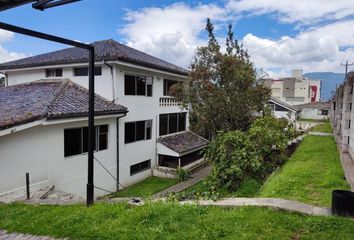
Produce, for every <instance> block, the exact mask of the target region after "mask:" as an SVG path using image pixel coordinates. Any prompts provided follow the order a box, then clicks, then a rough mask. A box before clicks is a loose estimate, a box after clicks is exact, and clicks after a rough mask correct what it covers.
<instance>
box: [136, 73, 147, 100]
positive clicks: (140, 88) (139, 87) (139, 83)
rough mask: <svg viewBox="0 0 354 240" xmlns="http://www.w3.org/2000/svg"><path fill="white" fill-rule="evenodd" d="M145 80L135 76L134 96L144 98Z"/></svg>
mask: <svg viewBox="0 0 354 240" xmlns="http://www.w3.org/2000/svg"><path fill="white" fill-rule="evenodd" d="M145 82H146V80H145V78H144V77H141V76H137V77H136V95H138V96H145V95H146V94H145V90H146V89H145V88H146V85H145Z"/></svg>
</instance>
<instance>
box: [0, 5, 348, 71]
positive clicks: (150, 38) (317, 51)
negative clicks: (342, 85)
mask: <svg viewBox="0 0 354 240" xmlns="http://www.w3.org/2000/svg"><path fill="white" fill-rule="evenodd" d="M103 2H104V4H103ZM311 6H316V10H313V9H311ZM352 13H354V6H353V4H352V3H351V1H350V0H344V1H341V2H340V3H336V2H335V1H325V2H323V1H320V0H307V1H305V0H299V1H296V2H295V1H291V0H283V1H281V2H279V1H275V0H268V1H262V0H222V1H212V0H208V1H171V0H167V1H161V0H160V1H156V0H155V1H153V0H144V1H139V0H129V1H123V0H120V1H118V0H104V1H102V0H101V1H99V0H83V1H81V2H77V3H73V4H69V5H66V6H62V7H58V8H54V9H48V10H46V11H43V12H41V11H38V10H34V9H32V8H31V5H30V4H27V5H25V6H22V7H18V8H16V9H11V10H8V11H5V12H1V13H0V16H1V21H3V22H6V23H10V24H14V25H18V26H22V27H26V28H31V29H34V30H38V31H44V32H46V33H51V34H55V35H59V36H63V37H67V38H71V39H75V40H79V41H82V42H93V41H96V40H103V39H110V38H113V39H115V40H117V41H120V42H123V43H125V44H127V45H129V46H132V47H134V48H137V49H140V50H142V51H145V52H147V53H150V54H152V55H155V56H157V57H160V58H163V59H165V60H168V61H170V62H173V63H175V64H178V65H181V66H183V67H188V65H189V64H190V61H191V58H192V56H193V51H194V49H195V48H196V47H197V46H200V45H202V44H204V43H205V40H206V39H205V32H204V30H203V28H204V25H205V19H206V18H207V17H210V18H212V20H213V21H214V23H215V27H216V29H217V31H216V32H217V35H218V37H220V43H222V42H223V38H224V35H225V31H226V26H227V24H229V23H232V24H233V26H234V32H235V35H236V37H237V38H238V39H239V40H240V41H242V42H243V43H244V45H245V47H246V48H248V50H249V51H250V53H252V52H254V51H257V50H259V49H261V48H266V49H264V50H262V51H260V52H256V53H254V55H252V54H251V57H252V60H253V61H254V62H255V65H256V67H257V68H263V69H265V70H266V71H267V72H268V73H269V74H270V75H271V76H274V77H276V76H282V75H286V74H287V73H288V72H289V70H290V69H292V68H303V69H304V70H305V72H311V71H326V70H328V71H330V70H333V71H341V70H342V69H340V68H339V67H338V65H339V64H340V61H341V60H342V59H346V58H348V57H349V58H353V59H354V56H353V54H351V53H352V51H353V46H354V39H353V40H352V41H350V39H351V38H352V33H353V34H354V32H352V31H353V30H354V27H353V26H354V18H348V19H345V21H341V22H338V23H336V24H332V25H329V26H327V27H325V28H321V29H320V30H318V31H315V32H313V33H311V34H305V35H304V36H303V37H300V38H295V36H296V35H298V34H299V33H301V31H306V30H308V29H311V28H313V27H318V26H319V25H321V24H323V23H328V22H331V21H334V20H336V19H339V18H342V17H344V16H347V15H349V14H352ZM352 29H353V30H352ZM281 39H287V40H286V41H285V42H284V43H283V44H277V45H274V43H276V42H277V41H279V40H281ZM273 45H274V46H273ZM63 47H65V46H62V45H58V44H53V43H49V42H46V41H42V40H38V39H33V38H29V37H26V36H21V35H17V34H15V35H9V34H1V32H0V61H1V62H4V61H9V60H13V59H16V58H19V57H24V56H31V55H36V54H39V53H44V52H49V51H52V50H56V49H61V48H63ZM336 67H337V69H335V68H336Z"/></svg>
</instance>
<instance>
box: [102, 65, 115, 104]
mask: <svg viewBox="0 0 354 240" xmlns="http://www.w3.org/2000/svg"><path fill="white" fill-rule="evenodd" d="M103 64H104V65H106V66H107V67H109V69H110V72H111V81H112V98H113V100H112V102H114V100H115V99H116V94H115V88H114V74H113V66H112V65H110V64H108V63H107V62H106V61H103Z"/></svg>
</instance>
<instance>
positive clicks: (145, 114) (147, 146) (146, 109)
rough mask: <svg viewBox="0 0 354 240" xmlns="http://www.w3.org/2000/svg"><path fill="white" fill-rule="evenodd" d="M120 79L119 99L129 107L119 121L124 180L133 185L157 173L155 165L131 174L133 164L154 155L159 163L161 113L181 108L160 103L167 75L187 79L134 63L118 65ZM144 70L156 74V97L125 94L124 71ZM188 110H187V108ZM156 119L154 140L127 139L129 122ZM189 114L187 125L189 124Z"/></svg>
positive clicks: (152, 138) (116, 70) (122, 182)
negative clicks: (130, 141)
mask: <svg viewBox="0 0 354 240" xmlns="http://www.w3.org/2000/svg"><path fill="white" fill-rule="evenodd" d="M114 67H115V79H116V81H115V83H116V85H115V86H116V94H115V95H116V97H117V99H116V101H117V103H119V104H122V105H123V106H126V107H127V108H128V111H129V112H128V114H127V116H126V117H124V118H121V119H120V121H119V143H120V144H119V151H120V159H119V162H120V166H119V167H120V171H119V172H120V182H121V184H122V185H123V186H124V187H125V186H129V185H131V184H134V183H136V182H139V181H141V180H142V179H145V178H147V177H149V176H151V175H152V174H153V172H152V169H151V170H147V171H143V172H140V173H137V174H135V175H133V176H130V166H131V165H133V164H136V163H139V162H142V161H146V160H149V159H151V168H154V167H156V166H157V154H156V148H157V146H156V144H157V143H156V139H157V138H158V137H159V114H163V113H176V112H181V111H182V109H181V108H180V107H177V106H163V107H162V106H161V107H160V106H159V100H160V97H163V79H164V78H167V79H173V80H183V78H178V77H176V76H171V75H166V74H161V73H156V72H154V71H148V70H139V69H134V68H131V67H126V66H121V65H114ZM126 73H127V74H140V75H143V76H152V77H153V92H152V97H146V96H127V95H125V94H124V75H125V74H126ZM183 111H184V112H186V110H183ZM141 120H152V135H151V139H150V140H141V141H137V142H132V143H127V144H125V143H124V136H125V134H124V126H125V123H126V122H132V121H141ZM188 122H189V121H188V114H187V128H188V127H189V126H188Z"/></svg>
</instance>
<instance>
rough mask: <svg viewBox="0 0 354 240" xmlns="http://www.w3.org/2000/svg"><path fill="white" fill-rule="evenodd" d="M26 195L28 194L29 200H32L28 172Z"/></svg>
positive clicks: (27, 174)
mask: <svg viewBox="0 0 354 240" xmlns="http://www.w3.org/2000/svg"><path fill="white" fill-rule="evenodd" d="M26 193H27V199H30V198H31V194H30V178H29V173H28V172H26Z"/></svg>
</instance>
